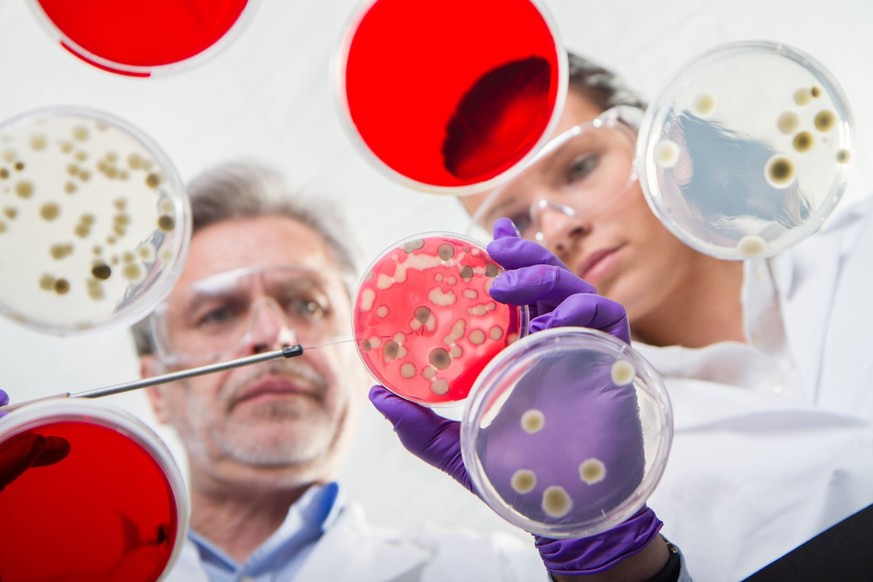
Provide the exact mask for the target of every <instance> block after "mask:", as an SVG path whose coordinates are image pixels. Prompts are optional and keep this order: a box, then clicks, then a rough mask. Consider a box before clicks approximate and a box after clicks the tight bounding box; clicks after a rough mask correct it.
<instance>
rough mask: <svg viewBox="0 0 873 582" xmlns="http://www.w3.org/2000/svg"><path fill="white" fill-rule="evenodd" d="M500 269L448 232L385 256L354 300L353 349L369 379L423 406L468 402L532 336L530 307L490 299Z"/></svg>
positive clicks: (484, 254) (473, 244)
mask: <svg viewBox="0 0 873 582" xmlns="http://www.w3.org/2000/svg"><path fill="white" fill-rule="evenodd" d="M501 271H502V269H501V268H500V266H499V265H498V264H497V263H495V262H494V260H493V259H491V257H490V256H488V253H487V252H486V251H485V249H484V248H482V247H481V246H480V245H479V243H477V242H475V241H473V240H472V239H468V238H464V237H459V236H457V235H451V234H434V233H431V234H426V235H419V236H417V237H412V238H409V239H405V240H404V241H401V242H399V243H398V244H397V245H395V246H393V247H391V248H390V249H388V250H387V251H385V252H384V253H382V255H381V256H380V257H379V258H378V259H376V260H375V261H374V262H373V264H372V265H371V266H370V269H369V270H368V271H367V273H366V275H365V276H364V280H363V282H362V283H361V285H360V287H359V289H358V294H357V297H356V299H355V316H354V334H355V343H356V345H357V347H358V352H359V353H360V355H361V358H362V359H363V361H364V364H365V365H366V366H367V368H368V369H369V370H370V373H371V374H373V376H374V377H375V378H376V379H377V380H378V381H379V382H381V383H382V384H383V385H384V386H385V387H386V388H388V389H389V390H391V391H392V392H394V393H395V394H398V395H399V396H402V397H404V398H407V399H409V400H412V401H414V402H418V403H419V404H424V405H428V406H433V405H443V404H453V403H456V402H459V401H461V400H464V399H465V398H466V397H467V395H468V394H469V392H470V388H471V387H472V385H473V382H474V381H475V380H476V378H477V376H478V375H479V373H480V372H481V371H482V369H483V368H484V367H485V366H486V364H488V362H489V361H491V359H492V358H493V357H494V356H495V355H497V354H498V353H499V352H500V351H501V350H502V349H503V348H505V347H506V346H508V345H509V344H511V343H513V342H514V341H516V340H517V339H518V338H519V336H520V335H521V334H522V333H523V332H526V330H527V325H526V323H527V322H526V319H527V310H526V308H519V307H517V306H510V305H505V304H503V303H498V302H497V301H495V300H494V299H492V298H491V296H490V295H489V294H488V289H490V287H491V283H492V282H493V281H494V277H496V276H497V275H498V274H499V273H500V272H501Z"/></svg>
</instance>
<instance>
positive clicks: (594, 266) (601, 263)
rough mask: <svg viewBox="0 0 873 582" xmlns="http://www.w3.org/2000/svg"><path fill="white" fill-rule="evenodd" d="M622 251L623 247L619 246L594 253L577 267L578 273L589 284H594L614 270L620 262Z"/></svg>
mask: <svg viewBox="0 0 873 582" xmlns="http://www.w3.org/2000/svg"><path fill="white" fill-rule="evenodd" d="M620 250H621V247H620V246H618V247H612V248H609V249H602V250H599V251H594V252H593V253H591V254H589V255H588V256H586V257H585V259H584V260H583V261H582V262H581V263H580V264H579V265H578V266H577V267H576V273H577V274H578V275H579V276H580V277H581V278H582V279H584V280H585V281H587V282H588V283H591V284H594V282H595V281H598V280H599V279H602V278H603V277H604V275H606V274H607V273H608V272H609V271H611V270H612V268H613V267H614V266H615V263H616V262H617V261H618V257H619V251H620Z"/></svg>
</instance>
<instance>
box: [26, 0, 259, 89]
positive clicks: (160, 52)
mask: <svg viewBox="0 0 873 582" xmlns="http://www.w3.org/2000/svg"><path fill="white" fill-rule="evenodd" d="M29 3H30V4H31V6H32V8H33V10H34V12H35V13H36V14H37V17H38V19H39V20H40V22H41V23H42V24H43V25H44V27H45V28H46V29H47V30H48V32H49V34H50V35H51V36H52V38H54V39H56V40H57V41H58V42H59V43H60V45H61V46H62V47H63V48H65V49H66V50H68V51H69V52H70V53H72V54H73V55H75V56H77V57H79V58H80V59H82V60H83V61H85V62H87V63H89V64H91V65H93V66H95V67H97V68H100V69H103V70H105V71H109V72H112V73H117V74H121V75H129V76H134V77H149V76H151V75H153V74H158V73H164V72H168V71H175V70H178V69H180V68H182V67H183V66H188V65H191V64H194V63H196V62H199V61H201V60H203V59H204V58H206V57H208V56H211V55H212V54H214V53H215V52H217V51H218V50H219V49H220V48H222V47H223V46H224V45H226V44H227V43H228V42H229V41H230V39H232V38H233V37H234V36H235V35H236V33H237V32H238V30H239V29H240V28H241V26H242V25H243V23H244V22H246V21H247V20H248V18H247V16H248V14H249V13H250V12H251V11H252V10H251V7H252V5H253V4H255V2H254V0H155V1H153V2H149V4H148V5H147V6H145V5H142V4H138V3H135V2H116V1H113V0H79V1H77V2H67V1H66V0H30V2H29Z"/></svg>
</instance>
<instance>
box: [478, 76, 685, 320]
mask: <svg viewBox="0 0 873 582" xmlns="http://www.w3.org/2000/svg"><path fill="white" fill-rule="evenodd" d="M601 113H602V112H601V110H600V109H599V108H598V107H597V106H595V105H594V104H593V103H591V102H590V101H589V100H588V99H587V98H586V97H585V96H583V95H582V94H581V93H578V92H576V91H572V90H571V91H570V92H569V94H568V96H567V101H566V104H565V106H564V111H563V113H562V116H561V119H560V123H559V125H558V128H557V133H558V134H563V133H564V132H566V131H567V130H570V129H571V128H573V127H574V126H577V125H579V124H582V123H585V122H591V121H592V120H594V119H596V118H597V117H598V116H599V115H600V114H601ZM624 130H627V128H624ZM556 139H558V138H556ZM635 139H636V138H635V135H633V134H632V133H627V131H623V130H621V129H602V128H600V129H595V128H590V127H589V128H587V129H585V130H583V131H582V132H580V133H579V134H578V135H575V136H574V137H572V138H571V139H568V140H566V142H564V144H563V145H561V146H559V147H557V148H556V149H554V150H553V151H551V152H550V153H548V154H547V155H545V156H543V157H541V158H540V159H539V160H538V161H537V162H536V163H535V164H533V165H532V166H530V167H528V168H526V169H525V170H524V171H523V172H521V173H520V174H519V175H517V176H516V177H515V178H513V179H512V180H511V181H509V182H508V183H507V184H505V185H503V186H501V187H499V188H498V189H497V190H493V191H491V192H486V193H482V194H477V195H472V196H466V197H463V198H462V199H461V202H462V203H463V204H464V206H465V208H466V209H467V211H468V212H469V213H470V214H471V215H474V216H477V221H478V222H479V223H480V225H481V226H483V227H485V228H488V229H489V230H490V228H491V226H492V224H493V223H494V221H495V220H496V219H497V218H499V217H501V216H508V217H509V218H511V219H513V221H514V222H515V223H516V226H517V227H518V228H519V231H520V232H521V233H522V236H524V237H525V238H530V239H532V240H538V241H539V242H540V243H541V244H543V245H545V246H546V247H548V248H549V249H550V250H551V251H552V252H554V253H555V254H556V255H557V256H558V257H559V258H560V259H561V260H562V261H563V262H564V263H565V264H566V265H567V266H568V267H569V268H570V269H571V270H572V271H573V272H574V273H575V274H576V275H578V276H579V277H581V278H583V279H585V280H586V281H587V282H589V283H591V284H592V285H594V286H595V288H596V289H597V291H598V293H600V294H601V295H604V296H606V297H608V298H610V299H612V300H614V301H618V302H619V303H621V304H622V305H624V307H625V309H626V310H627V312H628V315H629V317H630V320H631V322H633V321H634V320H635V319H640V318H644V317H646V316H647V315H649V314H651V313H652V312H653V310H656V309H657V308H658V307H659V306H661V305H662V304H663V303H662V302H663V301H665V300H666V299H667V298H668V297H669V295H670V293H671V291H672V290H673V289H675V288H676V286H677V285H680V284H682V281H683V279H685V276H686V274H687V273H688V272H689V271H690V270H691V269H693V265H694V262H695V259H696V258H698V257H699V256H700V255H699V253H697V252H696V251H694V250H692V249H691V248H690V247H688V246H686V245H685V244H683V243H682V242H681V241H679V240H678V239H677V238H676V237H675V236H673V235H672V234H671V233H670V232H669V231H668V230H667V229H666V227H664V226H663V225H662V224H661V222H660V221H659V220H658V219H657V218H656V217H655V215H654V214H653V213H652V211H651V210H650V209H649V206H648V204H647V203H646V200H645V198H644V197H643V193H642V191H641V189H640V185H639V182H638V181H636V180H633V181H631V179H630V178H631V175H632V164H633V156H634V150H635V144H634V141H635ZM477 212H478V215H477Z"/></svg>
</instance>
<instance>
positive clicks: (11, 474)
mask: <svg viewBox="0 0 873 582" xmlns="http://www.w3.org/2000/svg"><path fill="white" fill-rule="evenodd" d="M7 404H9V395H8V394H6V392H4V391H3V390H0V406H6V405H7ZM4 414H6V413H5V412H2V411H0V416H2V415H4ZM69 453H70V443H69V442H68V441H67V440H66V439H63V438H61V437H56V436H43V435H41V434H36V433H33V432H25V433H22V434H17V435H15V436H13V437H12V438H9V439H7V440H5V441H3V442H0V492H2V491H3V489H5V488H6V486H7V485H9V484H10V483H12V482H13V481H15V480H16V479H18V478H19V477H20V476H21V475H22V474H23V473H24V472H25V471H27V470H28V469H30V468H31V467H44V466H46V465H53V464H55V463H57V462H58V461H61V460H62V459H64V458H65V457H66V456H67V455H68V454H69Z"/></svg>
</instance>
